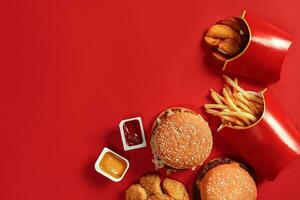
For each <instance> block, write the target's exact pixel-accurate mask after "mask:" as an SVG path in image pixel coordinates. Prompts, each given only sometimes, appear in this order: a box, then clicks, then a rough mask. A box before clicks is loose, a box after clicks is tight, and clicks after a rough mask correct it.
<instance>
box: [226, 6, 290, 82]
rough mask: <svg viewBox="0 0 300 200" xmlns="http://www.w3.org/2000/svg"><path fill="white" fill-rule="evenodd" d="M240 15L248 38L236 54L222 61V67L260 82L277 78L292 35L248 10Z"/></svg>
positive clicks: (272, 80) (273, 80) (276, 79)
mask: <svg viewBox="0 0 300 200" xmlns="http://www.w3.org/2000/svg"><path fill="white" fill-rule="evenodd" d="M241 19H242V20H243V21H244V22H245V24H246V26H247V28H248V30H249V41H248V43H247V45H246V47H245V48H244V50H243V51H242V52H241V53H240V54H238V55H237V56H235V57H233V58H231V59H227V60H226V61H225V63H224V66H223V71H226V72H230V73H232V74H235V75H241V76H244V77H248V78H251V79H255V80H260V81H263V82H276V81H278V80H279V79H280V73H281V67H282V64H283V61H284V58H285V56H286V54H287V51H288V49H289V47H290V45H291V43H292V37H291V36H290V35H289V34H288V33H286V32H284V31H283V30H281V29H279V28H277V27H275V26H274V25H272V24H270V23H269V22H268V21H266V20H264V19H262V18H260V17H259V16H257V15H256V14H254V13H252V12H250V11H244V12H243V14H242V16H241Z"/></svg>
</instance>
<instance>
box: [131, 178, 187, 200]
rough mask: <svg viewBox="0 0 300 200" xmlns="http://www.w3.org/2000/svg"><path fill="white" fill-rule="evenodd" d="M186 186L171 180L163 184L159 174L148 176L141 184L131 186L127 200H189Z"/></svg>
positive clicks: (166, 179)
mask: <svg viewBox="0 0 300 200" xmlns="http://www.w3.org/2000/svg"><path fill="white" fill-rule="evenodd" d="M189 199H190V198H189V194H188V192H187V190H186V188H185V186H184V185H183V184H182V183H180V182H178V181H176V180H174V179H170V178H165V179H164V180H163V181H162V183H161V179H160V176H159V175H158V174H148V175H145V176H142V177H141V178H140V182H139V184H133V185H131V186H130V187H129V188H128V189H127V190H126V194H125V200H189Z"/></svg>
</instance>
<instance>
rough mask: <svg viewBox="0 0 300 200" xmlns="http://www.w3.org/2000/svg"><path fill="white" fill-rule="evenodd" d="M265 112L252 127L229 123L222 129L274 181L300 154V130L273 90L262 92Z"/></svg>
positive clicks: (254, 165)
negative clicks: (272, 92)
mask: <svg viewBox="0 0 300 200" xmlns="http://www.w3.org/2000/svg"><path fill="white" fill-rule="evenodd" d="M262 98H263V101H264V111H263V114H262V116H261V117H260V119H259V120H258V121H257V122H255V123H254V124H252V125H251V126H248V127H229V126H226V127H225V128H223V129H222V130H221V131H220V134H221V135H222V136H223V137H224V139H225V140H226V141H227V142H228V143H229V144H231V145H232V146H233V147H234V148H235V149H236V151H237V152H238V153H239V155H240V156H241V157H242V158H243V159H244V160H245V161H246V162H248V163H249V164H250V165H251V166H252V167H253V168H254V170H255V171H256V172H258V173H259V174H261V175H262V176H263V177H264V178H266V179H268V180H274V179H275V178H276V176H277V175H278V174H279V172H280V171H281V170H282V169H283V168H284V167H285V166H286V165H287V164H288V163H289V162H291V161H292V160H293V159H295V158H296V157H297V156H298V155H299V154H300V133H299V132H298V130H297V129H296V127H295V126H294V125H293V123H292V122H291V120H290V119H289V118H288V117H287V115H286V113H285V112H284V110H283V109H282V107H281V106H280V104H279V103H278V102H277V101H276V99H275V97H274V96H273V95H272V94H271V92H270V91H268V90H265V91H263V92H262Z"/></svg>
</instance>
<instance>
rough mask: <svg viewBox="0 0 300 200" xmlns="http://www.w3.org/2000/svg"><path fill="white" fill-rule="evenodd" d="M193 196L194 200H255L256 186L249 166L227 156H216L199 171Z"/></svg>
mask: <svg viewBox="0 0 300 200" xmlns="http://www.w3.org/2000/svg"><path fill="white" fill-rule="evenodd" d="M193 196H194V199H195V200H219V199H224V200H227V199H228V200H232V199H244V200H256V198H257V188H256V184H255V181H254V177H253V174H252V173H251V172H250V170H249V168H247V167H246V166H245V165H243V164H241V163H239V162H237V161H234V160H231V159H228V158H218V159H215V160H213V161H211V162H209V163H207V164H206V165H205V166H204V167H203V168H202V169H201V170H200V171H199V173H198V175H197V177H196V181H195V184H194V189H193Z"/></svg>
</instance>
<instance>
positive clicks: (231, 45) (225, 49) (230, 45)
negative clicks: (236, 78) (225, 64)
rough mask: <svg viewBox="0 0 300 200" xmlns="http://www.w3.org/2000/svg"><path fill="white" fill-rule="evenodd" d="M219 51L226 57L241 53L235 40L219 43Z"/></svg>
mask: <svg viewBox="0 0 300 200" xmlns="http://www.w3.org/2000/svg"><path fill="white" fill-rule="evenodd" d="M218 51H220V52H221V53H223V54H225V55H229V56H235V55H236V54H238V53H239V52H240V47H239V45H238V43H237V42H236V41H235V40H234V39H225V40H222V41H221V42H220V43H219V46H218Z"/></svg>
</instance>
